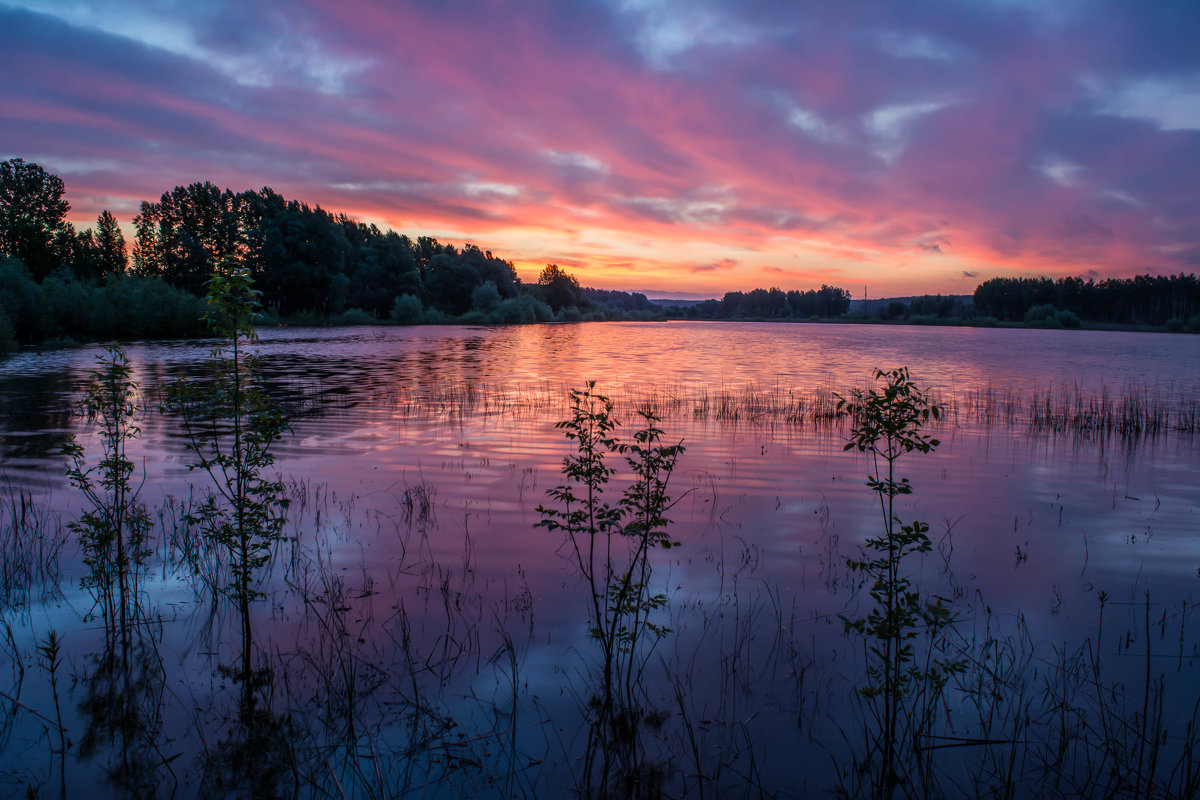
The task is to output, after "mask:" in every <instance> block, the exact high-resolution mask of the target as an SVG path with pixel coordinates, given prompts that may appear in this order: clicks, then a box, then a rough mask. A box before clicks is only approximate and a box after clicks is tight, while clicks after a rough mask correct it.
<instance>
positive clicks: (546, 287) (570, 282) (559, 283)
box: [538, 264, 583, 311]
mask: <svg viewBox="0 0 1200 800" xmlns="http://www.w3.org/2000/svg"><path fill="white" fill-rule="evenodd" d="M538 285H539V286H541V287H542V299H543V300H545V301H546V304H547V305H549V306H550V308H552V309H554V310H555V311H558V310H559V309H562V308H566V307H567V306H578V305H579V304H580V303H581V302H582V301H583V291H582V290H581V289H580V288H579V281H578V280H577V279H576V278H575V276H574V275H569V274H567V273H566V272H564V271H563V270H562V269H561V268H560V267H559V266H558V265H557V264H547V265H546V267H545V268H544V269H543V270H542V273H541V274H540V275H538Z"/></svg>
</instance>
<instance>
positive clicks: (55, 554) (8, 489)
mask: <svg viewBox="0 0 1200 800" xmlns="http://www.w3.org/2000/svg"><path fill="white" fill-rule="evenodd" d="M66 544H67V536H66V533H65V530H64V528H63V526H62V524H61V522H60V521H59V519H58V516H57V515H56V514H55V513H53V512H52V511H51V510H50V507H49V504H48V501H47V500H46V499H45V498H35V497H34V495H33V493H32V492H30V491H28V490H25V489H21V488H17V487H15V486H12V485H11V484H10V485H7V486H4V487H3V488H0V614H4V613H5V612H8V611H10V610H12V609H20V608H28V606H29V604H30V603H31V602H33V601H34V600H40V599H46V598H50V597H54V596H56V595H58V594H59V593H60V589H59V581H60V579H61V568H60V559H61V556H62V552H63V548H64V547H65V545H66Z"/></svg>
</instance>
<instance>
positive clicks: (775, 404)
mask: <svg viewBox="0 0 1200 800" xmlns="http://www.w3.org/2000/svg"><path fill="white" fill-rule="evenodd" d="M855 388H858V387H853V386H850V387H841V388H839V387H834V386H830V385H825V386H817V387H798V386H789V385H785V384H782V383H775V384H760V383H755V382H749V383H745V384H742V385H724V384H721V385H716V386H709V385H699V384H692V383H687V382H675V383H670V382H668V383H662V384H640V385H639V384H628V385H624V386H619V387H612V388H610V389H609V390H608V396H609V398H610V399H611V400H612V401H613V413H614V414H615V415H617V416H618V417H629V418H631V417H632V416H633V415H635V414H636V413H637V411H638V410H647V411H650V412H651V413H653V414H654V415H655V416H656V417H658V418H660V419H662V420H664V421H676V420H683V419H690V420H692V421H694V422H712V423H715V424H720V425H722V426H739V425H767V424H770V425H787V426H792V427H806V428H811V429H818V430H820V429H834V430H842V429H844V426H845V425H846V424H847V422H848V420H847V418H846V414H845V412H844V411H843V410H839V409H838V407H837V398H838V397H839V396H849V394H851V393H852V391H853V390H854V389H855ZM569 391H570V388H569V387H567V386H560V385H553V384H549V383H540V384H506V383H503V382H498V383H487V384H472V383H467V382H455V381H449V382H445V383H427V384H421V385H416V386H411V387H401V388H391V389H388V390H386V392H384V393H383V396H385V398H386V399H387V400H388V401H389V402H390V403H391V404H392V405H393V408H394V409H395V412H396V414H397V415H399V416H400V417H401V418H403V419H434V420H446V421H462V420H465V419H468V418H473V417H478V418H486V417H503V418H507V419H533V418H544V417H546V416H547V415H550V416H558V417H561V416H562V415H563V414H564V413H566V412H568V411H569V407H568V406H567V404H566V403H565V401H564V398H565V397H567V396H569ZM930 399H931V402H933V403H934V404H936V405H937V406H939V407H940V408H942V409H943V412H944V413H943V416H942V419H941V420H940V422H939V426H940V428H941V429H942V430H946V429H949V428H953V427H957V426H961V425H969V426H976V427H981V428H983V429H993V428H998V429H1004V430H1014V431H1023V432H1033V433H1039V434H1050V435H1068V434H1070V435H1080V436H1087V437H1092V438H1095V437H1101V436H1103V437H1109V436H1115V437H1120V438H1123V439H1127V440H1137V439H1141V438H1147V439H1153V438H1158V437H1162V436H1165V435H1168V434H1178V435H1191V434H1194V433H1195V432H1196V430H1197V426H1198V425H1200V385H1197V384H1194V385H1190V386H1189V385H1178V386H1176V385H1166V386H1149V385H1145V384H1140V383H1126V384H1122V385H1121V386H1120V387H1119V388H1114V387H1112V386H1109V385H1104V386H1101V387H1100V388H1098V389H1092V388H1086V387H1084V386H1082V385H1081V384H1079V383H1070V384H1060V385H1048V386H1044V387H1032V388H1026V389H1012V388H999V387H996V386H992V385H978V386H971V387H966V388H963V389H958V390H947V389H942V390H931V392H930Z"/></svg>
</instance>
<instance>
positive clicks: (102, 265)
mask: <svg viewBox="0 0 1200 800" xmlns="http://www.w3.org/2000/svg"><path fill="white" fill-rule="evenodd" d="M93 238H94V241H95V246H96V265H97V267H98V268H99V274H100V276H102V277H103V276H107V275H121V274H124V272H125V267H126V266H128V264H129V259H128V256H127V255H126V253H125V236H124V234H122V233H121V226H120V225H118V224H117V218H116V217H114V216H113V215H112V213H111V212H110V211H109V210H108V209H105V210H104V211H101V212H100V216H99V217H97V218H96V233H95V235H94V237H93Z"/></svg>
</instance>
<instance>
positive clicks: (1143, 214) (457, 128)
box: [0, 0, 1200, 297]
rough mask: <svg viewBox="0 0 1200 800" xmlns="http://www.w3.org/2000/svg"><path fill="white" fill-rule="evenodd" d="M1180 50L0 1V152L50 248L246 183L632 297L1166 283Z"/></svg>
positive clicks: (620, 15)
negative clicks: (28, 195) (64, 232)
mask: <svg viewBox="0 0 1200 800" xmlns="http://www.w3.org/2000/svg"><path fill="white" fill-rule="evenodd" d="M443 5H446V6H448V7H447V8H443V7H442V6H443ZM1197 31H1200V4H1195V3H1126V2H1122V3H1116V2H1111V3H1108V2H1068V1H1066V0H1064V2H1022V1H1021V0H994V1H991V2H973V3H951V2H933V1H932V0H929V1H924V2H918V3H886V2H878V3H867V4H859V3H803V4H802V3H794V4H793V3H745V4H741V3H739V4H726V3H716V2H712V3H705V2H684V1H683V0H679V1H678V2H674V1H672V0H612V1H611V2H609V1H599V0H597V1H594V2H582V1H581V2H551V1H550V0H547V1H546V2H530V3H520V4H506V3H490V2H479V3H453V4H440V3H437V4H435V3H412V4H406V5H402V4H393V3H387V4H376V3H366V2H357V1H355V2H342V3H336V4H331V3H317V2H313V1H312V0H293V1H292V2H262V3H257V2H256V3H233V2H230V3H225V2H211V3H181V4H167V3H152V2H136V1H129V2H127V1H126V0H119V1H116V2H104V3H99V2H82V1H81V2H54V1H53V0H16V1H15V2H2V1H0V65H2V66H3V74H4V75H5V80H4V82H3V84H2V85H0V159H7V158H14V157H19V158H24V159H26V160H27V161H33V162H36V163H38V164H40V165H42V166H44V167H45V168H46V169H47V170H50V171H52V172H54V173H56V174H58V175H59V176H61V177H62V178H63V180H64V181H65V182H66V186H67V192H68V193H67V199H68V200H69V201H70V202H71V204H72V210H71V219H72V221H73V222H74V223H75V224H76V226H77V227H80V228H83V227H88V226H91V225H94V224H95V218H96V215H97V214H98V213H99V212H100V211H101V210H102V209H109V210H111V211H112V212H113V213H114V214H116V215H117V217H118V218H119V219H120V220H121V222H122V223H124V224H126V226H127V230H128V223H129V222H130V221H131V220H132V218H133V216H134V215H135V214H136V213H137V211H138V205H139V203H140V202H141V201H143V200H154V199H157V198H158V196H159V195H160V194H162V193H163V192H164V191H167V190H169V189H171V188H172V187H174V186H176V185H180V184H188V183H193V182H196V181H205V180H208V181H212V182H214V183H217V184H219V185H221V186H228V187H230V188H232V189H234V190H235V191H240V190H243V189H257V188H260V187H262V186H270V187H271V188H273V189H275V190H276V191H278V192H280V193H281V194H283V195H285V196H286V197H288V198H293V199H298V200H303V201H306V202H309V203H312V204H319V205H321V206H322V207H324V208H326V209H329V210H332V211H343V212H345V213H347V214H349V215H350V216H353V217H355V218H357V219H360V220H362V221H365V222H372V223H375V224H378V225H379V226H380V227H390V228H394V229H396V230H397V231H399V232H401V233H406V234H408V235H409V236H412V237H416V236H419V235H432V236H435V237H437V238H439V239H442V240H448V241H453V242H457V243H463V242H473V243H475V244H478V245H479V246H480V247H482V248H484V249H487V250H492V251H493V252H495V253H496V254H497V255H499V256H502V257H503V258H506V259H511V260H512V261H513V262H514V264H515V265H516V267H517V270H518V273H519V274H520V275H521V277H522V278H523V279H525V280H535V279H536V276H537V272H538V270H540V269H541V268H542V267H543V266H544V265H545V264H547V263H550V262H554V263H557V264H559V265H561V266H562V267H563V268H564V269H567V270H568V271H570V272H572V273H574V274H575V275H577V276H578V278H579V280H580V282H581V283H583V284H585V285H590V286H596V287H601V288H615V289H627V290H637V291H643V292H646V293H647V294H650V295H651V296H663V295H679V296H694V297H708V296H719V295H720V294H721V293H723V292H725V291H727V290H733V289H749V288H754V287H760V286H761V287H767V286H779V287H781V288H783V289H794V288H799V289H806V288H812V287H814V286H819V285H820V284H822V283H828V284H833V285H837V286H841V287H844V288H847V289H849V290H851V292H852V293H853V295H854V296H855V297H861V296H862V293H863V291H864V287H865V289H866V291H867V292H868V293H869V294H870V295H871V296H875V297H878V296H889V295H911V294H920V293H926V292H928V293H934V292H940V293H955V294H966V293H970V292H971V291H973V290H974V288H975V286H976V285H978V284H979V283H980V282H981V281H982V280H985V279H987V278H991V277H996V276H1009V275H1047V276H1050V277H1059V276H1063V275H1083V276H1093V277H1096V278H1104V277H1128V276H1132V275H1134V274H1140V273H1146V272H1149V273H1152V274H1175V273H1179V272H1195V271H1196V264H1197V263H1200V193H1198V192H1197V190H1196V176H1197V173H1198V168H1200V48H1197V47H1196V36H1197Z"/></svg>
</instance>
